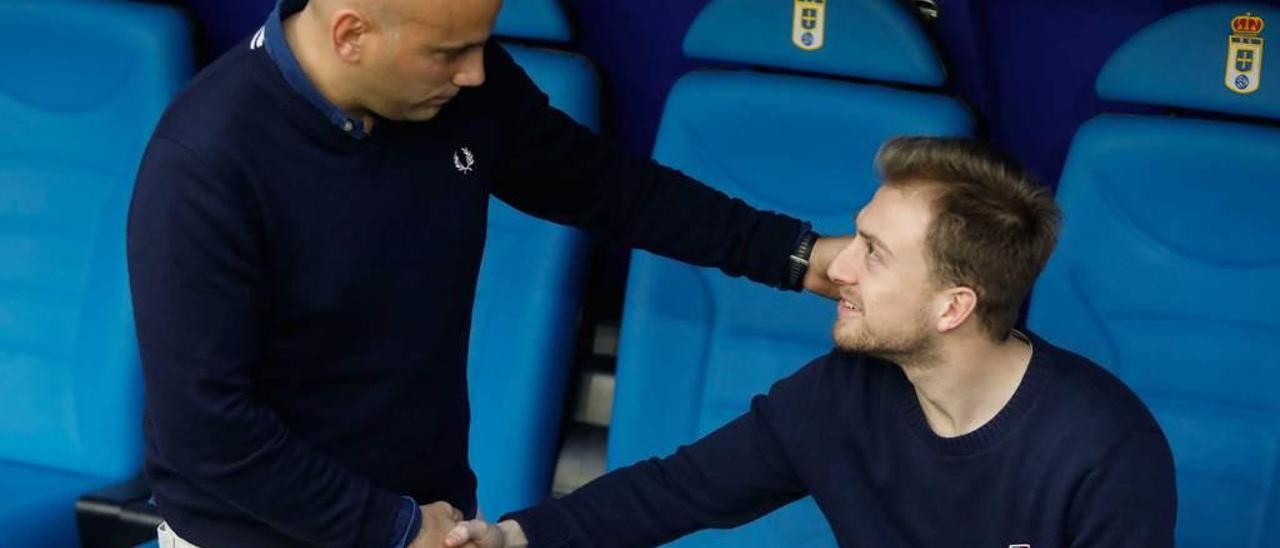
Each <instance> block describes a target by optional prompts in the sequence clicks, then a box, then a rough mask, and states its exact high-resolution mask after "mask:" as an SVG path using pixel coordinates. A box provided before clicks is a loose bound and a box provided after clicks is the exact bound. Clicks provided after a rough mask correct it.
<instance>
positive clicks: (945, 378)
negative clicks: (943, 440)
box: [899, 333, 1032, 437]
mask: <svg viewBox="0 0 1280 548" xmlns="http://www.w3.org/2000/svg"><path fill="white" fill-rule="evenodd" d="M939 350H941V351H940V352H936V353H934V354H932V355H931V356H929V357H928V358H927V359H923V360H904V361H902V362H900V363H899V365H900V366H901V367H902V369H903V372H904V373H906V376H907V379H908V380H910V381H911V385H912V386H913V387H914V388H915V392H916V399H918V400H919V402H920V407H921V409H922V410H923V411H924V415H925V419H926V420H927V421H928V422H929V427H930V428H931V429H933V431H934V433H936V434H937V435H939V436H942V437H956V436H963V435H965V434H968V433H970V432H973V431H974V430H977V429H978V428H981V427H982V425H984V424H986V423H987V422H989V421H990V420H991V419H993V418H995V416H996V414H997V413H999V412H1000V410H1001V409H1003V408H1004V406H1005V404H1007V403H1009V400H1010V399H1011V398H1013V394H1014V392H1016V391H1017V390H1018V385H1019V383H1020V382H1021V381H1022V377H1023V375H1024V374H1025V373H1026V371H1027V366H1028V365H1029V364H1030V362H1031V351H1032V349H1031V345H1030V344H1029V343H1028V342H1027V341H1026V340H1025V339H1024V338H1022V337H1021V336H1018V335H1014V336H1010V337H1009V338H1008V339H1006V340H1005V341H1002V342H993V341H991V339H989V338H987V337H986V335H985V334H981V333H975V334H972V335H970V336H965V337H964V338H963V339H962V340H954V341H946V342H945V343H944V345H943V347H942V348H940V349H939Z"/></svg>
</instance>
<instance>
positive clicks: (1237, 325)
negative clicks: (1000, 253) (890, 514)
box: [1028, 3, 1280, 547]
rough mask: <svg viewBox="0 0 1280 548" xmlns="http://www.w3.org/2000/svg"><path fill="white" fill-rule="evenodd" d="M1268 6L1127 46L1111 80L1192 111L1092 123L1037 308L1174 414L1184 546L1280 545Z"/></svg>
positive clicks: (1111, 94)
mask: <svg viewBox="0 0 1280 548" xmlns="http://www.w3.org/2000/svg"><path fill="white" fill-rule="evenodd" d="M1246 14H1251V15H1246ZM1241 16H1243V17H1241ZM1264 21H1265V23H1275V24H1280V9H1277V8H1276V7H1274V6H1265V5H1258V4H1241V3H1230V4H1211V5H1204V6H1200V7H1195V8H1191V9H1188V10H1185V11H1182V12H1179V13H1176V14H1173V15H1170V16H1168V17H1166V18H1164V19H1162V20H1160V21H1157V22H1156V23H1154V24H1152V25H1151V26H1149V27H1147V28H1146V29H1144V30H1142V31H1141V32H1139V33H1138V34H1136V35H1134V36H1133V37H1132V38H1130V39H1129V41H1128V42H1126V43H1125V44H1124V45H1122V46H1121V47H1120V48H1119V49H1118V50H1117V51H1116V53H1115V54H1114V55H1113V56H1112V57H1111V59H1110V60H1109V61H1108V62H1107V64H1106V65H1105V66H1104V67H1103V69H1102V72H1101V74H1100V75H1099V77H1098V81H1097V92H1098V95H1099V96H1100V97H1102V98H1103V99H1108V100H1112V101H1124V102H1129V103H1138V104H1144V105H1158V106H1163V107H1169V108H1171V109H1172V110H1173V112H1174V113H1175V114H1176V115H1173V116H1170V115H1161V116H1138V115H1120V114H1103V115H1101V116H1098V117H1096V118H1094V119H1093V120H1090V121H1089V122H1087V123H1085V124H1084V125H1083V126H1082V127H1081V128H1080V130H1079V132H1078V133H1076V136H1075V140H1074V142H1073V143H1072V146H1071V151H1070V153H1069V155H1068V158H1067V162H1066V166H1065V169H1064V171H1063V174H1062V180H1061V182H1060V183H1059V186H1058V195H1057V200H1058V202H1059V203H1060V204H1061V206H1062V208H1063V211H1064V213H1065V219H1064V226H1063V231H1062V235H1061V240H1060V243H1059V244H1058V248H1057V250H1056V252H1055V253H1054V255H1053V257H1052V258H1051V259H1050V261H1049V265H1048V267H1047V268H1046V270H1045V272H1044V274H1043V275H1042V276H1041V277H1040V280H1039V282H1038V283H1037V285H1036V288H1035V291H1034V292H1033V295H1032V299H1031V307H1030V311H1029V314H1028V325H1029V327H1030V328H1031V329H1033V330H1035V331H1036V332H1038V333H1039V334H1041V335H1042V336H1044V337H1045V338H1046V339H1048V340H1050V341H1053V342H1054V343H1055V344H1060V345H1063V346H1065V347H1067V348H1070V349H1073V350H1075V351H1077V352H1080V353H1082V354H1084V355H1085V356H1088V357H1089V358H1092V359H1093V360H1095V361H1097V362H1098V363H1100V364H1102V365H1103V366H1105V367H1108V368H1110V369H1111V370H1112V371H1113V372H1115V373H1116V374H1117V375H1118V376H1119V377H1121V378H1122V379H1123V380H1124V381H1125V382H1126V383H1127V384H1128V385H1129V386H1130V387H1132V388H1133V389H1134V390H1135V391H1136V392H1137V393H1138V394H1139V396H1140V397H1142V399H1143V400H1144V401H1145V402H1146V403H1147V405H1148V406H1149V407H1150V408H1151V410H1152V412H1153V413H1154V414H1155V415H1156V418H1157V419H1158V420H1159V421H1160V424H1161V426H1162V427H1163V428H1164V432H1165V435H1166V436H1167V437H1168V438H1169V443H1170V445H1171V446H1172V448H1173V453H1174V462H1175V465H1176V469H1177V478H1178V502H1179V506H1178V529H1177V538H1178V545H1179V546H1193V547H1194V546H1246V547H1263V546H1280V478H1278V477H1277V473H1278V472H1280V398H1278V397H1277V392H1278V391H1280V318H1278V317H1277V316H1276V314H1275V312H1276V310H1277V309H1280V294H1278V293H1277V292H1276V284H1277V282H1280V245H1277V241H1280V240H1277V235H1278V234H1280V215H1277V212H1276V209H1277V204H1280V128H1277V127H1276V126H1275V120H1276V119H1280V70H1277V68H1280V67H1274V66H1273V67H1269V68H1268V67H1266V66H1261V65H1260V63H1261V61H1262V57H1263V56H1262V47H1263V42H1262V40H1261V38H1262V36H1261V35H1260V34H1259V33H1258V31H1262V30H1263V26H1264ZM1263 32H1265V31H1263ZM1242 52H1243V53H1242ZM1242 92H1247V93H1242ZM1184 109H1194V110H1195V111H1204V113H1199V114H1197V113H1196V112H1186V111H1185V110H1184ZM1207 112H1216V113H1227V114H1231V115H1234V116H1233V117H1232V118H1231V121H1222V120H1211V119H1206V117H1207V116H1208V114H1206V113H1207ZM1219 118H1221V117H1219ZM1264 124H1266V125H1264Z"/></svg>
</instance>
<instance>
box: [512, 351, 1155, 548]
mask: <svg viewBox="0 0 1280 548" xmlns="http://www.w3.org/2000/svg"><path fill="white" fill-rule="evenodd" d="M1031 340H1032V345H1033V354H1032V360H1031V365H1030V366H1029V367H1028V369H1027V372H1026V374H1025V375H1024V377H1023V379H1022V382H1021V383H1020V385H1019V387H1018V389H1017V391H1016V392H1015V393H1014V395H1013V397H1012V398H1011V399H1010V401H1009V402H1008V404H1006V405H1005V407H1004V408H1003V409H1002V410H1001V411H1000V412H999V413H998V414H997V415H996V417H995V418H993V419H992V420H991V421H989V422H988V423H987V424H985V425H983V426H982V427H981V428H979V429H978V430H975V431H973V432H971V433H969V434H966V435H963V436H960V437H954V438H942V437H939V436H938V435H936V434H934V432H933V430H932V429H930V427H929V425H928V422H927V421H926V419H925V417H924V412H923V411H922V410H921V408H920V404H919V402H918V400H917V398H916V395H915V391H914V389H913V388H912V386H911V383H910V382H909V381H908V380H907V378H906V376H905V375H904V374H903V373H902V370H901V369H900V368H899V367H897V366H896V365H893V364H890V363H887V362H883V361H879V360H876V359H872V358H867V357H864V356H860V355H854V354H849V353H843V352H838V351H837V352H833V353H831V354H828V355H826V356H823V357H821V358H819V359H817V360H815V361H813V362H812V363H810V364H809V365H808V366H806V367H805V368H803V369H801V370H800V371H799V372H797V373H796V374H794V375H792V376H790V377H788V378H786V379H784V380H782V381H780V382H778V383H777V384H775V385H774V386H773V388H772V389H771V390H770V391H769V394H768V395H767V396H757V397H756V398H755V400H754V401H752V402H751V408H750V411H749V412H747V413H746V414H745V415H743V416H741V417H739V418H738V419H736V420H734V421H732V422H730V423H729V424H727V425H725V426H724V427H722V428H720V429H719V430H716V431H715V432H713V433H711V434H709V435H707V436H706V437H705V438H703V439H701V440H699V441H697V442H695V443H693V444H691V445H688V446H685V447H681V448H680V449H678V450H677V451H676V452H675V454H674V455H672V456H670V457H667V458H665V459H661V460H659V459H650V460H647V461H642V462H640V463H637V464H635V465H632V466H630V467H626V468H622V469H619V470H617V471H615V472H612V473H610V474H607V475H605V476H604V477H602V478H600V479H597V480H596V481H594V482H592V483H589V484H587V485H586V486H584V487H582V488H581V489H579V490H577V491H575V492H574V493H572V494H570V495H568V496H566V497H564V498H561V499H559V500H553V501H548V502H546V503H544V504H542V505H540V506H537V507H534V508H532V509H529V510H525V511H522V512H519V513H516V514H514V515H513V516H509V517H513V518H514V519H515V520H516V521H518V522H519V523H520V524H521V526H522V528H523V529H524V530H525V533H526V535H528V537H529V540H530V546H531V547H533V548H537V547H544V546H649V545H656V544H659V543H662V542H666V541H670V540H672V539H675V538H676V537H679V536H681V535H684V534H687V533H690V532H692V531H695V530H698V529H703V528H708V527H722V528H723V527H731V526H734V525H738V524H741V523H745V522H747V521H750V520H752V519H755V518H756V517H758V516H760V515H763V514H765V513H767V512H769V511H771V510H773V509H774V508H777V507H779V506H782V505H784V504H787V503H789V502H791V501H794V500H796V499H799V498H801V497H804V496H806V495H812V496H813V498H814V500H815V501H816V502H817V505H818V508H819V509H820V510H821V511H822V513H823V515H824V516H825V517H826V519H827V521H828V523H829V524H830V525H831V528H832V530H833V532H834V533H835V537H836V539H837V540H838V541H839V543H840V545H841V546H867V547H894V546H931V547H932V546H965V547H970V546H972V547H982V546H987V547H998V548H1004V547H1006V546H1015V545H1020V544H1026V545H1030V546H1031V547H1032V548H1051V547H1058V546H1061V547H1068V546H1070V547H1085V546H1088V547H1098V546H1102V547H1108V546H1114V547H1117V548H1119V547H1125V548H1133V547H1168V546H1173V527H1174V514H1175V507H1176V496H1175V487H1174V475H1173V457H1172V455H1171V454H1170V452H1169V447H1168V444H1167V442H1166V441H1165V438H1164V435H1163V434H1162V433H1161V431H1160V428H1159V426H1157V425H1156V422H1155V420H1154V419H1153V418H1152V417H1151V414H1150V413H1149V412H1148V411H1147V409H1146V407H1145V406H1143V404H1142V402H1140V401H1139V400H1138V398H1137V397H1136V396H1134V394H1133V393H1132V392H1130V391H1129V389H1128V388H1126V387H1125V386H1124V385H1123V384H1121V383H1120V381H1119V380H1117V379H1116V378H1115V377H1113V376H1112V375H1111V374H1110V373H1108V372H1106V371H1104V370H1103V369H1101V368H1099V367H1098V366H1096V365H1094V364H1092V363H1090V362H1088V361H1087V360H1085V359H1084V358H1081V357H1080V356H1077V355H1075V354H1071V353H1069V352H1066V351H1063V350H1061V349H1058V348H1055V347H1053V346H1051V345H1050V344H1049V343H1047V342H1045V341H1044V340H1042V339H1040V338H1037V337H1034V336H1032V337H1031ZM808 540H810V539H796V545H801V544H803V543H804V541H808Z"/></svg>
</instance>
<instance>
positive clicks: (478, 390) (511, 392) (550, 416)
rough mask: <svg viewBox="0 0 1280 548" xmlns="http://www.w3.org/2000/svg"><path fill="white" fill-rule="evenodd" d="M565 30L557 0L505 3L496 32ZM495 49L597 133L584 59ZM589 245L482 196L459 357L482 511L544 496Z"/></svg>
mask: <svg viewBox="0 0 1280 548" xmlns="http://www.w3.org/2000/svg"><path fill="white" fill-rule="evenodd" d="M568 29H569V27H568V23H567V22H566V18H565V15H564V13H563V12H562V11H561V10H560V8H559V6H558V5H557V3H556V2H555V1H554V0H508V1H507V2H506V3H505V5H504V6H503V8H502V11H501V12H500V15H499V18H498V22H497V25H496V27H495V31H494V33H495V34H497V35H500V36H503V37H509V38H515V39H525V38H531V39H539V40H557V41H567V40H568V39H569V30H568ZM504 46H505V47H506V48H507V51H509V52H510V53H511V55H512V57H514V58H515V60H516V62H517V63H519V64H520V66H521V67H523V68H524V70H525V71H526V72H528V73H529V76H530V77H531V78H532V79H533V81H534V82H536V83H537V84H538V87H540V88H541V89H542V90H543V91H544V92H546V94H547V95H548V96H549V97H550V98H551V104H552V105H554V106H555V107H556V108H559V109H560V110H563V111H564V112H565V113H567V114H569V116H571V117H573V119H575V120H577V121H578V122H579V123H582V124H583V125H586V126H587V127H590V128H592V129H597V127H598V117H599V89H600V85H599V81H598V79H597V77H596V73H595V70H594V69H593V68H592V67H591V64H590V63H589V62H588V61H587V60H586V59H585V58H583V57H581V56H579V55H574V54H571V53H566V52H561V51H554V50H550V49H544V48H540V47H530V46H525V45H518V44H513V43H510V41H505V40H504ZM587 244H588V239H587V238H586V236H585V235H584V234H583V233H582V232H581V231H578V230H574V229H570V228H566V227H563V226H559V225H555V224H552V223H549V222H545V221H541V220H538V219H535V218H533V217H530V216H528V215H525V214H524V213H521V212H519V211H516V210H515V209H513V208H511V207H510V206H508V205H506V204H504V203H501V202H499V201H497V200H493V201H491V202H490V206H489V236H488V241H487V243H486V244H485V252H484V260H483V262H482V263H481V265H480V279H479V285H478V287H477V289H476V303H475V307H474V309H473V311H472V314H473V317H472V321H471V350H470V352H471V353H470V364H469V365H468V376H469V384H470V395H471V447H470V451H471V466H472V468H474V469H475V471H476V476H477V477H478V478H479V489H478V490H479V500H480V507H481V509H482V510H483V511H484V514H485V515H486V516H488V517H491V518H497V517H498V516H500V515H502V514H503V513H505V512H509V511H512V510H518V509H520V508H524V507H526V506H529V505H532V504H534V503H537V502H538V501H540V500H542V499H543V498H546V497H547V496H548V495H549V494H550V493H551V475H552V472H553V471H554V468H555V457H556V443H557V440H558V438H559V431H560V417H561V409H562V407H563V404H564V397H565V389H566V386H567V384H568V375H569V371H570V368H571V367H570V366H571V364H572V360H573V350H574V333H575V330H576V328H577V321H578V319H577V318H578V305H579V303H580V301H581V293H582V285H583V280H584V278H585V274H586V268H585V267H586V264H585V263H586V253H587V248H588V246H587Z"/></svg>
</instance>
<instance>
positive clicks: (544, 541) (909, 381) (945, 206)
mask: <svg viewBox="0 0 1280 548" xmlns="http://www.w3.org/2000/svg"><path fill="white" fill-rule="evenodd" d="M876 162H877V167H878V169H879V171H880V175H881V178H882V181H883V183H882V186H881V187H880V189H879V190H878V191H877V192H876V194H875V196H874V198H873V199H872V200H871V202H870V203H868V204H867V205H866V207H864V208H863V209H862V211H861V212H859V213H858V215H857V218H856V219H855V225H856V234H857V237H856V238H855V239H854V240H853V242H852V243H850V244H849V245H848V246H847V247H846V248H845V249H844V250H843V251H842V252H841V253H840V255H839V256H837V258H836V259H835V261H834V262H833V263H832V265H831V266H830V268H829V270H828V274H829V276H830V278H831V280H832V281H833V282H835V283H836V284H837V285H838V286H839V288H840V295H841V299H840V301H839V304H838V319H837V320H836V323H835V327H834V330H833V331H834V333H833V335H834V339H835V342H836V346H837V348H836V349H835V350H833V351H832V352H831V353H829V354H827V355H825V356H822V357H820V358H818V359H817V360H814V361H813V362H812V363H810V364H809V365H807V366H806V367H804V368H803V369H801V370H800V371H799V372H797V373H795V374H794V375H792V376H790V377H788V378H786V379H783V380H782V381H780V382H778V383H777V384H775V385H774V386H773V387H772V388H771V389H770V391H769V393H768V395H763V396H757V397H756V398H755V399H754V401H753V402H752V403H751V408H750V411H748V412H747V413H746V414H745V415H742V416H741V417H739V418H737V419H735V420H734V421H732V422H730V423H729V424H727V425H725V426H724V427H722V428H720V429H719V430H717V431H715V432H712V433H711V434H709V435H708V436H706V437H705V438H702V439H701V440H698V441H697V442H695V443H693V444H691V445H688V446H685V447H681V448H680V449H678V450H677V451H676V452H675V454H673V455H671V456H669V457H667V458H664V459H656V458H654V459H649V460H646V461H643V462H640V463H637V464H635V465H632V466H630V467H627V468H623V469H620V470H617V471H614V472H612V473H610V474H608V475H606V476H604V477H602V478H599V479H597V480H596V481H594V482H591V483H590V484H588V485H586V486H584V487H583V488H581V489H579V490H578V491H576V492H574V493H572V494H570V495H568V496H566V497H564V498H561V499H559V500H553V501H547V502H545V503H543V504H542V505H540V506H536V507H534V508H531V509H527V510H524V511H521V512H516V513H514V514H512V515H509V516H507V517H506V518H504V520H503V521H501V522H500V523H498V524H497V525H496V526H492V525H488V524H485V523H483V522H478V521H467V522H463V523H462V524H460V525H459V526H458V527H457V528H455V529H454V530H453V531H451V532H450V534H449V536H448V537H447V538H446V540H447V544H448V545H449V546H461V545H463V544H466V543H474V544H476V545H479V546H483V547H489V548H497V547H501V546H504V545H506V546H523V545H525V544H527V545H529V546H599V545H608V546H638V545H656V544H661V543H664V542H668V541H671V540H673V539H675V538H677V537H679V536H682V535H685V534H688V533H690V532H693V531H696V530H699V529H704V528H708V527H716V528H726V527H733V526H736V525H740V524H742V523H745V522H748V521H751V520H753V519H756V518H758V517H760V516H762V515H764V514H766V513H768V512H770V511H772V510H774V509H775V508H778V507H780V506H782V505H785V504H787V503H789V502H792V501H794V500H796V499H799V498H801V497H804V496H807V495H811V496H813V498H814V499H815V501H816V502H817V505H818V507H819V508H820V509H821V510H822V512H823V514H824V515H825V516H826V518H827V520H828V522H829V523H830V525H831V527H832V529H833V531H834V533H835V537H836V539H837V540H838V541H839V542H840V544H841V545H842V546H1000V547H1004V546H1009V547H1013V546H1034V547H1037V548H1040V547H1045V546H1127V547H1131V546H1172V545H1173V530H1174V518H1175V507H1176V494H1175V487H1174V472H1173V461H1172V455H1171V454H1170V451H1169V447H1168V443H1167V442H1166V440H1165V438H1164V435H1163V433H1162V432H1161V430H1160V427H1159V426H1158V425H1157V424H1156V421H1155V420H1154V419H1153V418H1152V416H1151V414H1150V413H1149V412H1148V410H1147V409H1146V407H1145V406H1144V405H1143V404H1142V402H1141V401H1139V399H1138V398H1137V397H1136V396H1135V395H1134V394H1133V393H1132V392H1131V391H1130V390H1129V389H1128V388H1126V387H1125V386H1124V385H1123V384H1122V383H1121V382H1120V381H1119V380H1118V379H1116V378H1115V377H1114V376H1112V375H1111V374H1110V373H1108V372H1107V371H1105V370H1103V369H1102V368H1100V367H1098V366H1097V365H1095V364H1093V363H1091V362H1089V361H1088V360H1086V359H1084V358H1082V357H1080V356H1078V355H1076V354H1072V353H1070V352H1068V351H1066V350H1063V349H1060V348H1057V347H1054V346H1053V345H1052V344H1050V343H1048V342H1046V341H1045V340H1043V339H1041V338H1039V337H1037V336H1036V335H1034V334H1031V333H1025V332H1020V331H1018V330H1016V329H1015V328H1014V324H1015V321H1016V320H1017V316H1018V311H1019V309H1020V307H1021V304H1022V302H1023V300H1024V299H1025V297H1026V295H1027V293H1028V291H1029V290H1030V289H1031V286H1032V284H1033V282H1034V281H1035V279H1036V276H1037V275H1038V274H1039V273H1040V270H1041V269H1042V268H1043V267H1044V264H1045V262H1046V261H1047V260H1048V257H1049V254H1050V252H1051V251H1052V250H1053V247H1054V244H1055V241H1056V236H1057V227H1058V219H1059V217H1060V213H1059V211H1058V209H1057V207H1056V206H1055V205H1054V203H1053V201H1052V199H1051V198H1050V196H1049V195H1048V193H1047V192H1046V191H1045V190H1043V189H1042V188H1039V187H1038V186H1037V185H1036V184H1035V183H1034V181H1032V180H1031V178H1030V177H1029V176H1028V174H1026V173H1025V172H1024V171H1023V170H1022V169H1020V168H1019V167H1018V166H1016V165H1015V164H1013V163H1012V162H1011V161H1009V160H1008V159H1006V158H1003V157H1002V156H999V155H997V154H994V153H993V152H991V151H990V150H988V149H987V148H985V147H984V146H983V145H981V144H980V143H977V142H975V141H971V140H959V139H932V138H899V139H895V140H892V141H890V142H889V143H887V144H886V145H885V146H884V147H883V148H882V149H881V151H880V152H879V154H878V155H877V159H876ZM803 540H805V539H796V541H797V542H800V541H803Z"/></svg>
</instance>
